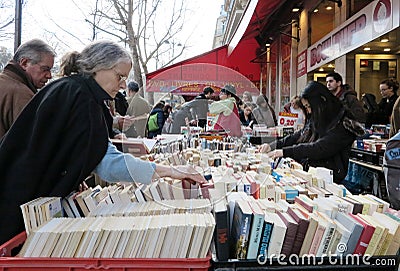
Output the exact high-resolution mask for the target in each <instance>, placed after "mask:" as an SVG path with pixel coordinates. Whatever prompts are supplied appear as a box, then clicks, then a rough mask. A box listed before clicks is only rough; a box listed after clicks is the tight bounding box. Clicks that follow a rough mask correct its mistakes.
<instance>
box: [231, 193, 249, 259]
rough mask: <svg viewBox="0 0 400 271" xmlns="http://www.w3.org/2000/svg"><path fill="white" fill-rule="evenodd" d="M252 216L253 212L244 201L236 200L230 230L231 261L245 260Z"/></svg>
mask: <svg viewBox="0 0 400 271" xmlns="http://www.w3.org/2000/svg"><path fill="white" fill-rule="evenodd" d="M252 216H253V212H252V210H251V209H250V206H249V205H248V204H247V202H246V200H242V199H239V200H237V201H236V204H235V209H234V215H233V221H232V230H231V236H232V243H231V255H232V256H231V258H233V259H238V260H244V259H246V256H247V250H248V245H249V237H250V227H251V223H252Z"/></svg>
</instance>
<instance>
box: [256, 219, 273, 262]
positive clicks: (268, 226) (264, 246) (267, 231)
mask: <svg viewBox="0 0 400 271" xmlns="http://www.w3.org/2000/svg"><path fill="white" fill-rule="evenodd" d="M269 215H270V214H269V213H268V212H266V213H265V217H264V222H263V228H262V231H261V232H262V235H261V241H260V246H259V248H258V257H260V260H261V261H263V260H264V259H265V257H266V256H267V255H268V249H269V242H270V240H271V236H272V229H273V226H274V224H273V223H272V221H271V220H269V219H268V216H269Z"/></svg>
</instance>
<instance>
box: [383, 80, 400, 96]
mask: <svg viewBox="0 0 400 271" xmlns="http://www.w3.org/2000/svg"><path fill="white" fill-rule="evenodd" d="M380 84H385V85H387V86H388V87H389V88H391V89H393V92H394V93H397V90H398V89H399V82H397V80H396V79H394V78H389V79H385V80H383V81H382V82H381V83H380Z"/></svg>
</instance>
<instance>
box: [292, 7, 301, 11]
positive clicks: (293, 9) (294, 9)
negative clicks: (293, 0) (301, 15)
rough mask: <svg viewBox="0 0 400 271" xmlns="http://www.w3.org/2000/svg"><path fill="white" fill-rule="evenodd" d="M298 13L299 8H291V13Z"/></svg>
mask: <svg viewBox="0 0 400 271" xmlns="http://www.w3.org/2000/svg"><path fill="white" fill-rule="evenodd" d="M299 11H300V8H299V7H294V8H292V12H299Z"/></svg>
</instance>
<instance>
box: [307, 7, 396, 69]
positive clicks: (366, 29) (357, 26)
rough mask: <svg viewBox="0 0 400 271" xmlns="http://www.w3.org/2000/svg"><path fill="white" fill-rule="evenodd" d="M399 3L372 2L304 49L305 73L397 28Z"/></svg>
mask: <svg viewBox="0 0 400 271" xmlns="http://www.w3.org/2000/svg"><path fill="white" fill-rule="evenodd" d="M398 6H399V0H376V1H374V2H372V3H370V4H369V5H367V6H366V7H365V8H363V9H362V10H360V11H359V12H358V13H356V14H355V15H354V16H352V17H351V18H350V19H349V20H347V21H346V22H345V23H344V24H342V25H341V26H339V27H337V28H336V29H335V30H333V31H332V32H330V33H329V34H328V35H326V36H325V37H324V38H322V39H321V40H319V41H318V42H316V43H315V44H314V45H312V46H311V47H309V48H308V49H307V57H308V60H307V71H312V70H314V69H316V68H319V67H320V66H322V65H324V64H326V63H328V62H330V61H332V60H334V59H336V58H338V57H340V56H342V55H345V54H346V53H348V52H350V51H352V50H354V49H356V48H358V47H360V46H362V45H363V44H365V43H367V42H369V41H371V40H373V39H375V38H377V37H379V36H381V35H382V34H384V33H387V32H389V31H391V30H392V29H394V28H396V27H398V26H399V14H398V12H395V13H394V12H393V11H394V10H395V9H394V7H397V9H398Z"/></svg>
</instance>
